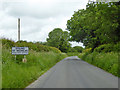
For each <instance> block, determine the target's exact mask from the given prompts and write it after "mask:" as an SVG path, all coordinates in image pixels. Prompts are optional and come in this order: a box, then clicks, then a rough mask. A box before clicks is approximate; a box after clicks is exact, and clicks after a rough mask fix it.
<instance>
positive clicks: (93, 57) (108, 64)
mask: <svg viewBox="0 0 120 90" xmlns="http://www.w3.org/2000/svg"><path fill="white" fill-rule="evenodd" d="M79 57H80V58H81V59H82V60H85V61H86V62H88V63H90V64H93V65H95V66H97V67H99V68H101V69H103V70H106V71H108V72H110V73H112V74H113V75H115V76H118V77H120V74H118V53H117V52H108V53H103V52H101V53H98V52H93V53H90V54H86V53H83V54H82V56H80V55H79Z"/></svg>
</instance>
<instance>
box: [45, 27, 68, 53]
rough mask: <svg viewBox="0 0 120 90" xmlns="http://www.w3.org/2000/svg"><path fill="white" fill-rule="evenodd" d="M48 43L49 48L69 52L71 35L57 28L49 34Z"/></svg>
mask: <svg viewBox="0 0 120 90" xmlns="http://www.w3.org/2000/svg"><path fill="white" fill-rule="evenodd" d="M48 36H49V38H47V43H48V45H49V46H53V47H56V48H58V49H60V50H61V51H62V52H67V51H68V50H69V48H70V43H69V42H68V40H69V34H68V32H67V31H62V29H61V28H55V29H54V30H53V31H51V32H50V33H49V35H48Z"/></svg>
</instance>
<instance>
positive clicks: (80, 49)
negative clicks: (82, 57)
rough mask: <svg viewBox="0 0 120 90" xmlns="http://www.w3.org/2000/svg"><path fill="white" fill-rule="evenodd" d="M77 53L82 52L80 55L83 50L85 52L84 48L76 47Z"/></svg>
mask: <svg viewBox="0 0 120 90" xmlns="http://www.w3.org/2000/svg"><path fill="white" fill-rule="evenodd" d="M73 48H74V49H75V50H76V51H77V52H80V53H82V50H83V47H81V46H75V47H73Z"/></svg>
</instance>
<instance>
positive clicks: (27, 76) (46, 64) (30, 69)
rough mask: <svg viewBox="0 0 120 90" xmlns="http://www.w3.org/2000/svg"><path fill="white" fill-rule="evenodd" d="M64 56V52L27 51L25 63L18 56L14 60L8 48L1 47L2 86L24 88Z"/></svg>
mask: <svg viewBox="0 0 120 90" xmlns="http://www.w3.org/2000/svg"><path fill="white" fill-rule="evenodd" d="M20 57H23V56H19V58H20ZM65 57H66V54H61V53H53V52H36V51H29V54H28V55H26V58H27V63H22V62H21V61H20V60H21V59H19V58H17V60H16V61H15V60H14V55H11V53H10V50H8V49H5V48H3V49H2V88H25V87H26V86H27V85H29V84H30V83H31V82H33V81H34V80H36V79H37V78H38V77H39V76H41V75H42V74H43V73H45V72H46V71H47V70H49V69H50V68H51V67H52V66H54V65H55V64H56V63H57V62H59V61H60V60H62V59H63V58H65Z"/></svg>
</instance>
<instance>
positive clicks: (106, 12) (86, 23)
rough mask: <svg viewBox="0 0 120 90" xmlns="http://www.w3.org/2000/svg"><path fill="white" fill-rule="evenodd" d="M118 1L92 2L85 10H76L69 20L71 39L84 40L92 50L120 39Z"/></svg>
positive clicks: (68, 27) (119, 8)
mask: <svg viewBox="0 0 120 90" xmlns="http://www.w3.org/2000/svg"><path fill="white" fill-rule="evenodd" d="M116 3H117V2H116ZM116 3H113V2H109V4H108V3H96V4H95V3H91V4H87V6H86V9H85V10H84V9H82V10H78V11H76V12H74V14H73V16H72V17H71V19H70V20H68V21H67V30H68V31H70V35H71V38H70V40H71V41H77V42H82V43H83V44H84V46H86V47H88V48H89V47H91V48H92V51H93V50H94V48H96V47H98V46H99V45H102V44H108V43H116V42H118V41H120V38H119V36H120V32H119V28H120V24H119V23H120V19H119V17H120V15H119V13H118V11H119V10H120V6H119V5H117V4H116Z"/></svg>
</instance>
